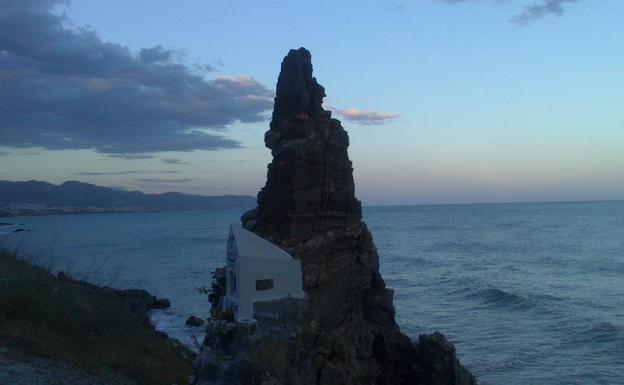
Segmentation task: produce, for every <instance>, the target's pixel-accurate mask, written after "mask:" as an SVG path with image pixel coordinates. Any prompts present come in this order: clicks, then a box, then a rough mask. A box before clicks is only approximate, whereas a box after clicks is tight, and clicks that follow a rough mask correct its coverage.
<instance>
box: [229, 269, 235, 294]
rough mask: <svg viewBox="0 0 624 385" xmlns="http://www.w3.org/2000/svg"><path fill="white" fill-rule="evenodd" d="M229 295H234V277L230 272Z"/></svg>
mask: <svg viewBox="0 0 624 385" xmlns="http://www.w3.org/2000/svg"><path fill="white" fill-rule="evenodd" d="M230 293H236V275H235V274H234V273H232V272H231V271H230Z"/></svg>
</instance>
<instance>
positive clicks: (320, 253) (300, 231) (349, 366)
mask: <svg viewBox="0 0 624 385" xmlns="http://www.w3.org/2000/svg"><path fill="white" fill-rule="evenodd" d="M324 96H325V89H324V88H323V87H322V86H321V85H319V84H318V82H317V81H316V79H315V78H313V77H312V64H311V55H310V53H309V52H308V51H307V50H306V49H304V48H300V49H298V50H291V51H290V52H289V53H288V55H287V56H286V57H285V58H284V61H283V62H282V68H281V72H280V75H279V79H278V82H277V94H276V97H275V106H274V110H273V117H272V121H271V124H270V129H269V130H268V131H267V133H266V134H265V144H266V146H267V147H268V148H269V149H271V153H272V155H273V161H272V162H271V164H269V166H268V172H267V182H266V185H265V186H264V188H262V190H261V191H260V193H259V194H258V207H257V208H256V209H254V210H251V211H249V212H247V213H245V214H244V215H243V216H242V218H241V220H242V222H243V225H244V227H245V228H246V229H249V230H250V231H253V232H255V233H256V234H258V235H260V236H262V237H264V238H266V239H268V240H270V241H272V242H274V243H275V244H277V245H278V246H280V247H282V248H283V249H285V250H286V251H288V252H289V253H290V254H291V255H293V256H294V257H295V258H298V259H299V260H300V261H301V265H302V270H303V289H304V291H305V293H306V295H307V303H306V306H305V308H302V309H301V310H300V311H299V312H298V314H299V316H298V317H297V318H296V321H295V322H294V323H293V322H290V323H288V322H287V323H284V322H273V323H271V322H267V321H268V319H262V317H261V314H260V313H262V312H259V314H258V315H259V316H260V317H259V318H260V319H261V321H258V331H257V332H256V331H253V332H249V331H248V332H247V334H246V337H241V335H245V333H241V332H240V327H239V326H233V328H234V331H233V332H232V333H233V336H232V337H231V341H230V342H231V343H230V344H229V345H228V348H227V349H225V350H224V349H222V350H223V351H226V352H227V354H229V355H230V356H236V357H238V358H237V359H238V360H239V361H238V362H240V365H243V366H244V367H243V366H241V367H240V368H239V369H240V372H241V373H245V374H244V375H243V374H239V377H237V378H238V379H241V378H243V381H242V383H244V384H249V385H255V384H293V385H374V384H379V385H381V384H384V385H408V384H427V385H473V384H474V383H475V381H474V377H472V375H471V374H470V372H468V371H467V370H466V369H465V368H463V367H462V366H461V365H460V364H459V361H457V358H456V356H455V350H454V348H453V346H452V345H451V344H450V343H449V342H448V341H447V340H446V339H445V338H444V336H442V335H441V334H434V335H432V336H421V338H420V342H419V343H418V344H416V343H414V342H413V341H412V340H411V339H410V338H408V337H407V336H405V335H404V334H402V333H401V332H400V330H399V326H398V325H397V323H396V321H395V311H394V306H393V303H392V302H393V291H392V290H390V289H388V288H386V286H385V282H384V280H383V278H382V277H381V274H380V273H379V256H378V254H377V250H376V248H375V245H374V243H373V238H372V236H371V234H370V232H369V231H368V229H367V227H366V224H365V223H363V222H362V214H361V205H360V202H359V201H358V200H357V199H356V198H355V188H354V183H353V169H352V165H351V161H350V160H349V157H348V154H347V147H348V145H349V137H348V135H347V133H346V131H345V130H344V129H343V128H342V126H341V123H340V121H338V120H336V119H332V118H331V112H330V111H325V110H324V109H323V107H322V103H323V97H324ZM261 307H262V306H261ZM285 313H287V314H290V313H288V312H285ZM268 318H271V317H268ZM277 319H278V320H279V317H277ZM281 321H283V320H281ZM267 328H269V329H268V330H269V331H268V332H267ZM218 340H219V339H216V340H214V341H208V342H209V343H212V345H213V346H215V344H216V343H217V342H215V341H218ZM233 341H234V342H233ZM232 346H235V348H234V349H232ZM240 376H243V377H240ZM237 381H238V380H237ZM224 383H225V382H224ZM232 383H236V382H232Z"/></svg>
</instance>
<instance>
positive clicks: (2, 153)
mask: <svg viewBox="0 0 624 385" xmlns="http://www.w3.org/2000/svg"><path fill="white" fill-rule="evenodd" d="M9 154H10V152H6V151H0V156H7V155H9Z"/></svg>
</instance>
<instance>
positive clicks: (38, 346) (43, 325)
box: [0, 250, 191, 385]
mask: <svg viewBox="0 0 624 385" xmlns="http://www.w3.org/2000/svg"><path fill="white" fill-rule="evenodd" d="M2 278H4V279H6V280H8V282H7V281H5V283H4V285H3V283H2V282H0V345H4V346H6V347H8V348H12V349H14V350H16V351H19V352H21V353H25V354H31V355H36V356H41V357H46V358H53V359H58V360H61V361H64V362H66V363H68V364H69V365H71V366H74V367H77V368H80V369H84V370H87V371H89V372H90V373H94V374H100V373H101V374H103V373H111V372H113V373H115V374H119V375H122V376H124V377H126V378H128V379H130V380H132V381H134V382H136V383H137V384H140V385H143V384H145V385H147V384H149V385H160V384H163V385H164V384H167V385H170V384H180V385H182V384H187V383H188V376H189V375H190V373H191V365H190V363H188V362H187V361H185V360H184V359H183V358H182V357H181V356H180V354H179V352H177V350H176V348H175V347H173V346H172V345H171V344H170V343H168V342H167V341H166V340H165V339H164V338H162V337H160V336H158V335H156V333H155V332H154V330H153V328H152V327H151V325H150V324H149V320H148V319H147V317H146V316H145V309H137V308H136V307H133V306H131V305H130V304H128V303H127V302H126V301H124V299H123V298H122V297H121V296H115V295H110V294H108V295H105V294H104V293H102V292H101V291H100V290H98V288H96V287H94V286H91V285H87V284H85V283H81V282H77V281H72V280H67V279H59V278H57V277H56V276H53V275H51V274H50V273H49V271H47V270H46V269H43V268H41V267H38V266H35V265H33V264H32V263H30V262H28V261H25V260H22V259H20V258H18V257H17V256H16V255H15V254H13V253H11V252H7V251H4V250H0V279H2ZM2 286H5V288H4V289H2ZM109 293H110V291H109Z"/></svg>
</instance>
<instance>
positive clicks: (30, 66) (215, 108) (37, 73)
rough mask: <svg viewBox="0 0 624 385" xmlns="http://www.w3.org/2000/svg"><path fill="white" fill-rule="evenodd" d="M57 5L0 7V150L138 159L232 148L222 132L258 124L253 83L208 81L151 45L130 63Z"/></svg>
mask: <svg viewBox="0 0 624 385" xmlns="http://www.w3.org/2000/svg"><path fill="white" fill-rule="evenodd" d="M59 4H61V2H60V1H58V0H47V1H45V0H40V1H34V0H20V1H13V0H0V145H2V146H7V147H13V148H28V147H41V148H43V149H94V150H96V151H98V152H100V153H103V154H108V155H112V156H114V157H118V158H122V159H142V158H145V157H149V156H151V155H150V154H153V153H157V152H160V151H193V150H218V149H224V148H240V147H241V145H240V143H239V142H238V141H236V140H232V139H229V138H227V137H225V136H224V134H223V129H224V128H226V127H227V126H228V125H230V124H232V123H235V122H239V121H240V122H257V121H262V120H265V119H266V113H267V111H268V110H269V109H270V108H271V107H272V105H273V96H274V95H273V91H271V90H269V89H267V88H266V87H265V86H264V85H262V84H260V83H259V82H257V81H256V80H255V79H253V78H251V77H248V76H237V77H224V76H222V77H217V78H215V79H212V80H207V79H205V78H204V77H202V76H199V75H197V74H195V73H194V71H193V68H192V66H186V65H184V64H181V63H179V62H176V58H177V52H176V51H173V50H168V49H165V48H163V47H162V46H160V45H157V46H155V47H152V48H144V49H142V50H141V51H139V52H138V54H134V53H132V52H131V51H130V50H129V49H128V48H127V47H125V46H123V45H120V44H116V43H110V42H104V41H102V40H101V38H100V37H99V36H98V35H97V33H96V32H95V31H93V30H91V29H88V28H82V27H75V26H72V25H71V24H70V21H69V20H68V19H67V17H66V16H65V15H63V14H61V13H59V12H56V8H57V6H58V5H59Z"/></svg>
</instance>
